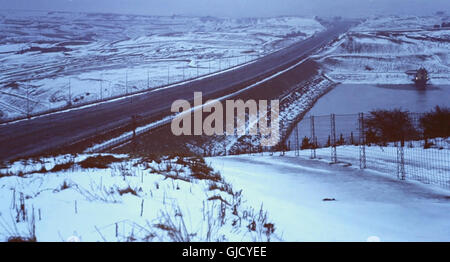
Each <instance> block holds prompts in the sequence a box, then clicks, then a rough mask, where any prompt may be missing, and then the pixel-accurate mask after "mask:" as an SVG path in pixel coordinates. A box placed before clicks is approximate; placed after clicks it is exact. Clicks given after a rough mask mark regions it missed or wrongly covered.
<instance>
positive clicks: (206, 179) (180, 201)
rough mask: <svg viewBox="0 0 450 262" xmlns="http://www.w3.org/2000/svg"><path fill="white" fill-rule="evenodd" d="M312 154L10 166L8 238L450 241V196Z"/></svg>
mask: <svg viewBox="0 0 450 262" xmlns="http://www.w3.org/2000/svg"><path fill="white" fill-rule="evenodd" d="M344 149H345V150H344ZM338 150H339V151H338V152H339V159H340V160H341V161H344V160H345V161H349V162H351V161H356V159H357V152H358V150H357V149H356V147H353V148H350V147H345V148H338ZM344 151H346V152H347V153H346V154H345V155H343V154H342V152H344ZM367 153H368V154H370V150H368V152H367ZM309 154H310V151H309V150H304V151H301V152H300V156H297V157H296V156H295V155H294V152H288V153H287V154H286V156H283V157H282V156H280V155H279V153H275V154H274V155H272V156H270V155H269V154H268V153H264V155H261V154H258V155H253V156H251V155H241V156H228V157H212V158H207V159H206V160H205V162H202V161H201V160H198V159H193V158H186V157H164V158H150V157H149V158H130V157H128V156H126V155H103V157H99V156H98V155H64V156H58V157H48V158H41V159H39V160H37V159H34V160H31V159H30V160H26V161H25V160H22V161H17V162H14V163H4V164H3V166H2V167H1V168H0V182H1V183H0V198H1V201H0V241H6V240H37V241H268V240H270V241H373V240H380V241H450V193H449V191H448V190H444V189H441V188H439V187H436V186H434V185H432V184H428V185H426V184H424V183H421V182H417V181H414V180H409V179H410V178H409V177H408V180H406V181H400V180H398V179H397V178H396V177H395V175H392V173H389V172H387V171H383V170H382V169H377V168H373V167H374V166H383V165H390V164H392V163H390V160H389V158H386V159H384V158H382V157H379V158H378V160H377V161H376V162H368V169H366V170H363V171H361V170H359V167H358V166H357V165H353V166H351V165H348V164H345V163H344V164H336V165H330V164H329V163H328V162H329V161H328V160H327V156H328V154H329V149H319V150H318V151H317V154H318V157H319V158H321V159H319V160H310V159H309ZM344 156H345V157H344ZM375 164H376V165H375ZM410 164H411V163H408V164H407V165H410ZM209 166H211V167H212V168H210V167H209ZM447 174H448V172H447Z"/></svg>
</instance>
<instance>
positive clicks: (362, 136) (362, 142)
mask: <svg viewBox="0 0 450 262" xmlns="http://www.w3.org/2000/svg"><path fill="white" fill-rule="evenodd" d="M364 129H365V127H364V113H359V168H360V169H364V168H366V167H367V164H366V133H365V131H364Z"/></svg>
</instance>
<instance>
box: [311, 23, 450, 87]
mask: <svg viewBox="0 0 450 262" xmlns="http://www.w3.org/2000/svg"><path fill="white" fill-rule="evenodd" d="M442 19H443V18H442V17H439V16H435V17H392V16H389V17H373V18H369V19H367V20H366V21H365V22H364V23H362V24H360V25H359V26H357V27H355V28H352V29H351V30H350V32H349V33H348V34H346V35H344V36H342V37H341V38H340V39H339V40H338V41H336V42H335V43H334V44H332V45H331V46H329V47H328V48H326V49H324V50H323V51H322V52H321V53H320V54H319V55H318V56H317V57H318V60H319V61H320V62H321V63H322V65H323V66H324V68H325V69H326V70H327V73H328V76H329V77H331V78H332V79H333V80H336V81H339V82H342V83H348V84H349V83H356V84H361V83H366V84H410V83H412V76H411V75H407V74H406V71H409V70H417V69H419V68H420V67H425V68H426V69H427V70H428V71H429V73H430V77H431V83H432V84H435V85H442V84H448V83H450V77H449V76H450V60H449V50H450V29H449V28H441V29H434V28H433V26H434V25H436V24H441V23H442Z"/></svg>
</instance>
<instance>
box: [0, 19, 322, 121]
mask: <svg viewBox="0 0 450 262" xmlns="http://www.w3.org/2000/svg"><path fill="white" fill-rule="evenodd" d="M322 30H324V27H323V26H322V25H321V24H320V23H318V22H317V21H316V20H314V19H312V18H302V17H277V18H241V19H231V18H230V19H228V18H213V17H186V16H172V17H151V16H133V15H112V14H84V13H64V12H50V13H46V12H26V11H8V12H6V11H2V12H0V39H1V40H0V74H1V76H0V88H1V90H0V91H1V92H0V117H2V116H3V118H6V117H15V116H19V115H24V114H26V113H27V111H29V112H34V113H35V112H39V111H43V110H47V109H49V108H55V107H61V106H65V105H67V103H68V101H71V102H72V103H75V104H76V103H81V102H85V101H92V100H96V99H99V98H107V97H111V96H117V95H120V94H125V93H127V92H128V93H129V92H133V91H138V90H142V89H146V88H152V87H156V86H160V85H164V84H167V83H168V82H171V83H173V82H175V81H180V80H183V79H188V78H192V77H196V76H197V75H203V74H206V73H209V72H214V71H218V70H221V69H224V68H228V67H231V66H234V65H236V64H242V63H244V62H246V61H249V60H252V59H256V58H258V57H260V56H262V55H266V54H268V53H271V52H274V51H276V50H279V49H281V48H283V47H286V46H288V45H290V44H292V43H294V42H297V41H300V40H303V39H305V38H307V37H309V36H311V35H312V34H314V33H316V32H318V31H322ZM27 97H28V98H29V101H30V103H29V104H28V109H27V105H26V103H25V101H26V98H27Z"/></svg>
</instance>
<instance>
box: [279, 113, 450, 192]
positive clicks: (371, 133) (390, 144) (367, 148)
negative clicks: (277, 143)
mask: <svg viewBox="0 0 450 262" xmlns="http://www.w3.org/2000/svg"><path fill="white" fill-rule="evenodd" d="M449 115H450V114H449V112H448V111H446V112H444V113H442V112H440V111H439V110H437V111H435V112H431V113H408V112H402V111H399V110H394V111H374V112H371V113H370V114H363V113H360V114H348V115H334V114H331V115H327V116H311V117H307V118H304V119H303V120H302V121H301V122H300V123H298V125H297V127H296V128H295V129H294V130H293V132H292V134H291V135H290V137H289V139H288V141H287V143H288V146H289V147H290V149H291V150H294V151H295V153H296V155H302V156H305V155H308V156H309V157H311V158H313V159H316V158H321V159H329V160H330V162H331V163H334V164H343V165H353V166H358V167H360V168H361V169H364V168H370V169H373V170H376V171H379V172H382V173H387V174H392V175H395V176H397V177H398V178H399V179H401V180H405V179H411V180H418V181H421V182H423V183H428V184H435V185H439V186H441V187H444V188H450V139H449V135H450V134H449V132H450V119H449Z"/></svg>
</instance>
